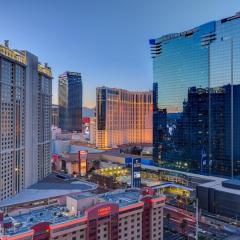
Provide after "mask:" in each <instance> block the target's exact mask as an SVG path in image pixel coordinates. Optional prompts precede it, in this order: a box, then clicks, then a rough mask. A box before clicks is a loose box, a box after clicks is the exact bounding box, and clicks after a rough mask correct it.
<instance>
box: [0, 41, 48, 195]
mask: <svg viewBox="0 0 240 240" xmlns="http://www.w3.org/2000/svg"><path fill="white" fill-rule="evenodd" d="M51 106H52V74H51V69H50V68H49V67H48V66H47V65H44V66H43V65H41V64H39V62H38V58H37V57H36V56H35V55H33V54H31V53H29V52H27V51H18V50H12V49H10V48H9V45H8V41H5V45H0V166H1V168H0V200H2V199H5V198H7V197H10V196H13V195H15V194H17V193H19V192H20V191H21V190H22V189H24V188H26V187H28V186H30V185H32V184H34V183H36V182H38V181H39V180H41V179H43V178H44V177H45V176H47V175H48V174H49V172H50V145H51V144H50V143H51Z"/></svg>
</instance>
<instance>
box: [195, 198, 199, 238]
mask: <svg viewBox="0 0 240 240" xmlns="http://www.w3.org/2000/svg"><path fill="white" fill-rule="evenodd" d="M198 218H199V217H198V198H196V236H195V239H196V240H198V228H199V226H198Z"/></svg>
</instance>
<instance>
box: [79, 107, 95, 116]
mask: <svg viewBox="0 0 240 240" xmlns="http://www.w3.org/2000/svg"><path fill="white" fill-rule="evenodd" d="M82 114H83V117H94V116H95V109H94V108H88V107H83V108H82Z"/></svg>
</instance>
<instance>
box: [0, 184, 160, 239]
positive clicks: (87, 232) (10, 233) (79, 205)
mask: <svg viewBox="0 0 240 240" xmlns="http://www.w3.org/2000/svg"><path fill="white" fill-rule="evenodd" d="M164 203H165V197H164V196H163V195H156V194H155V192H154V191H153V190H152V189H150V188H149V189H148V188H147V189H142V190H140V189H128V190H118V191H115V192H109V193H105V194H101V195H94V194H91V193H86V194H85V195H84V194H81V195H75V196H69V197H67V201H66V205H64V206H51V207H50V206H49V207H45V208H42V209H37V210H34V211H29V213H25V214H20V215H17V216H12V217H3V215H0V216H1V218H2V219H0V222H1V223H2V224H1V227H2V229H3V232H4V235H2V236H0V239H1V240H10V239H11V240H13V239H18V240H30V239H34V240H37V239H50V240H53V239H61V240H76V239H78V240H83V239H88V240H96V239H101V240H107V239H111V240H117V239H121V240H129V239H132V240H134V239H136V240H137V239H138V240H139V239H143V240H162V239H163V206H164Z"/></svg>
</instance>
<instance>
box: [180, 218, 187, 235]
mask: <svg viewBox="0 0 240 240" xmlns="http://www.w3.org/2000/svg"><path fill="white" fill-rule="evenodd" d="M187 225H188V222H187V220H186V219H183V220H182V222H181V223H180V228H181V229H182V234H185V230H186V227H187Z"/></svg>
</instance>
